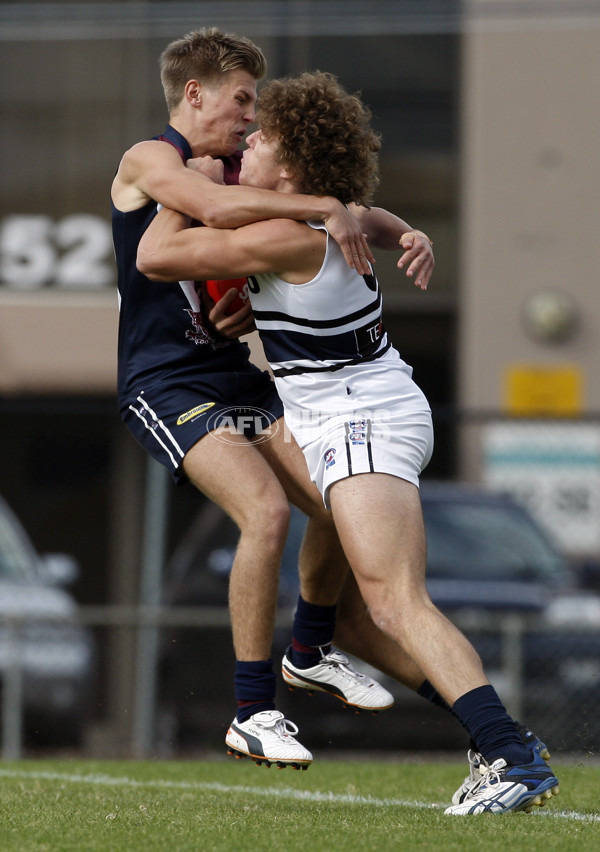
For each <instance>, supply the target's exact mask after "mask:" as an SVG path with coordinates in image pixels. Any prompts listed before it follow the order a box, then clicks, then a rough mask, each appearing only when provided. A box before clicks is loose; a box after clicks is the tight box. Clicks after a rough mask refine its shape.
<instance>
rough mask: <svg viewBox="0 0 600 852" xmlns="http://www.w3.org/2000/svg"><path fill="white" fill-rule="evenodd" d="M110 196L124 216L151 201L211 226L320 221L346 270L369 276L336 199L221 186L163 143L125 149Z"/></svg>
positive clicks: (363, 249) (355, 231)
mask: <svg viewBox="0 0 600 852" xmlns="http://www.w3.org/2000/svg"><path fill="white" fill-rule="evenodd" d="M111 194H112V200H113V203H114V205H115V207H117V209H119V210H122V211H124V212H127V211H130V210H137V209H138V208H139V207H142V206H143V205H144V204H147V203H148V201H149V200H150V199H153V200H154V201H156V202H158V203H159V204H162V205H163V206H164V207H170V208H172V209H174V210H180V211H181V212H182V213H185V214H186V215H187V216H189V217H190V218H192V219H196V220H197V221H199V222H203V223H204V224H205V225H208V226H210V227H213V228H238V227H240V226H241V225H245V224H249V223H251V222H256V221H259V220H261V221H262V220H265V219H278V218H289V219H294V220H298V221H305V220H307V219H318V220H322V221H323V222H324V223H325V226H326V227H327V230H328V231H329V233H330V234H331V236H332V237H333V239H334V240H335V241H336V242H337V243H338V244H339V246H340V248H341V249H342V252H343V253H344V257H345V258H346V262H347V263H348V264H349V265H350V266H352V267H354V268H356V270H357V271H358V272H360V273H361V274H365V273H368V272H369V267H368V263H367V262H368V261H370V260H371V261H372V260H373V255H372V253H371V250H370V248H369V246H368V243H367V240H366V237H365V235H364V233H363V230H362V227H361V225H360V224H359V222H358V221H357V219H356V218H355V217H354V216H353V215H352V213H350V211H349V210H347V209H346V207H344V205H343V204H341V203H340V202H339V201H338V200H337V199H335V198H331V197H328V196H323V197H320V196H314V195H301V194H291V193H290V194H288V193H280V192H273V191H271V190H267V189H257V188H255V187H245V186H223V185H222V184H219V183H215V182H214V181H212V180H211V179H210V178H209V177H207V176H206V174H202V173H201V172H200V171H197V170H196V169H190V168H186V167H185V165H184V164H183V162H182V160H181V157H180V156H179V154H178V152H177V151H176V150H175V148H173V147H172V146H171V145H168V144H167V143H165V142H160V141H157V140H148V141H145V142H139V143H138V144H137V145H134V146H133V148H130V149H129V151H127V152H126V153H125V155H124V157H123V159H122V161H121V164H120V166H119V170H118V172H117V175H116V177H115V180H114V182H113V186H112V192H111Z"/></svg>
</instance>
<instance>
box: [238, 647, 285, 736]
mask: <svg viewBox="0 0 600 852" xmlns="http://www.w3.org/2000/svg"><path fill="white" fill-rule="evenodd" d="M276 683H277V682H276V679H275V672H274V671H273V662H272V660H250V661H248V660H236V661H235V677H234V684H235V697H236V699H237V704H238V709H237V713H236V718H237V720H238V722H245V721H246V719H249V718H250V716H253V715H254V714H255V713H260V712H261V711H262V710H274V709H275V690H276Z"/></svg>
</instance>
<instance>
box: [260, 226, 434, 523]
mask: <svg viewBox="0 0 600 852" xmlns="http://www.w3.org/2000/svg"><path fill="white" fill-rule="evenodd" d="M309 224H310V225H311V227H314V228H318V229H323V230H325V228H324V226H323V225H322V224H321V223H309ZM248 285H249V290H250V299H251V302H252V310H253V313H254V318H255V320H256V326H257V328H258V330H259V333H260V337H261V340H262V342H263V345H264V348H265V354H266V356H267V359H268V361H269V363H270V365H271V367H272V369H273V375H274V377H275V384H276V386H277V391H278V393H279V396H280V397H281V400H282V402H283V405H284V409H285V421H286V426H287V427H288V428H289V429H290V430H291V432H292V434H293V435H294V437H295V439H296V441H297V443H298V445H299V446H300V447H301V449H302V451H303V453H304V456H305V459H306V462H307V465H308V469H309V472H310V476H311V479H312V480H313V481H314V482H316V484H317V486H318V487H319V489H320V491H321V493H322V494H323V499H324V500H325V505H326V506H328V496H327V495H328V489H329V488H330V486H331V485H332V483H333V482H335V481H336V480H337V479H341V478H345V477H347V476H352V475H354V474H356V473H368V472H382V473H389V474H392V475H394V476H399V477H402V478H403V479H407V480H408V481H409V482H413V483H415V484H418V478H419V473H420V471H421V470H422V468H423V466H424V465H425V464H426V463H427V461H428V459H429V457H430V455H431V451H432V449H433V431H432V425H431V412H430V410H429V405H428V403H427V400H426V398H425V396H424V394H423V392H422V391H421V389H420V388H419V387H417V385H416V384H415V383H414V381H413V380H412V369H411V368H410V367H409V366H408V365H407V364H405V363H404V361H403V360H402V359H401V358H400V355H399V354H398V352H397V351H396V350H395V349H394V348H393V347H392V346H391V344H390V342H389V341H388V338H387V335H386V333H385V331H384V329H383V324H382V321H381V308H382V304H381V294H380V292H379V285H378V283H377V279H376V278H375V276H374V275H367V276H362V275H359V274H358V273H357V272H355V271H354V270H353V269H351V268H350V267H349V266H348V264H347V263H346V261H345V259H344V256H343V254H342V252H341V250H340V248H339V246H338V245H337V243H336V242H335V241H334V240H333V239H332V238H331V237H329V235H328V236H327V248H326V254H325V259H324V261H323V265H322V266H321V269H320V270H319V273H318V274H317V276H316V277H315V278H313V280H312V281H309V282H307V283H306V284H289V283H288V282H286V281H282V280H281V278H278V277H277V276H276V275H272V274H263V275H255V276H251V277H249V278H248Z"/></svg>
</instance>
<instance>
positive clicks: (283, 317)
mask: <svg viewBox="0 0 600 852" xmlns="http://www.w3.org/2000/svg"><path fill="white" fill-rule="evenodd" d="M380 310H381V293H377V298H376V299H375V300H374V301H373V302H371V304H370V305H367V306H366V307H364V308H361V309H360V310H359V311H354V312H353V313H351V314H345V315H344V316H343V317H336V318H335V319H324V320H320V319H310V318H309V319H307V318H305V317H294V316H290V314H286V313H284V312H283V311H258V310H253V314H254V319H255V320H257V321H258V323H259V324H260V323H261V322H267V321H269V320H271V321H273V322H285V323H288V324H289V325H299V326H302V327H303V328H339V326H342V325H349V323H351V322H356V320H359V319H361V318H362V317H366V316H368V315H369V314H372V313H375V311H380ZM262 334H263V330H262V329H261V336H262ZM323 339H324V338H322V337H320V338H319V340H323Z"/></svg>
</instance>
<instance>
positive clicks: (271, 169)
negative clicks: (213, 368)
mask: <svg viewBox="0 0 600 852" xmlns="http://www.w3.org/2000/svg"><path fill="white" fill-rule="evenodd" d="M258 121H259V124H260V130H258V131H256V133H254V134H253V135H252V136H250V137H249V139H248V145H249V148H248V151H247V152H245V153H244V159H243V163H242V170H241V174H240V181H241V182H242V183H246V184H247V185H253V186H260V187H263V188H266V189H272V190H276V191H278V192H283V193H286V192H289V193H291V192H304V193H314V194H315V195H320V194H327V195H332V196H334V197H337V198H338V199H339V200H340V201H342V202H343V203H345V204H351V203H352V204H356V205H358V206H359V214H360V213H361V211H362V215H363V216H364V220H365V229H366V231H367V233H368V224H367V223H368V219H369V215H370V214H369V211H368V210H367V205H368V204H369V203H370V200H371V194H372V192H373V191H374V188H375V185H376V182H377V152H378V151H379V148H380V142H379V139H378V137H377V135H376V134H375V133H374V131H373V130H372V128H371V126H370V114H369V111H368V110H367V109H366V107H365V106H364V105H363V104H362V102H361V101H360V99H359V98H358V97H357V96H354V95H350V94H348V93H346V92H345V91H344V90H343V89H342V87H341V86H340V85H339V83H338V82H337V80H336V79H335V78H334V77H333V76H331V75H328V74H323V73H321V72H316V73H314V74H308V73H307V74H303V75H301V76H300V77H299V78H297V79H287V80H275V81H271V82H270V83H269V84H267V86H266V87H265V89H264V90H263V92H262V93H261V96H260V102H259V112H258ZM187 225H188V222H187V220H186V218H185V217H183V216H181V215H179V214H177V213H175V212H173V211H168V210H165V211H162V212H161V213H160V214H159V215H158V216H157V217H156V219H155V220H154V222H153V223H152V224H151V225H150V227H149V229H148V230H147V231H146V234H145V236H144V237H143V238H142V241H141V243H140V246H139V252H138V266H139V267H140V269H141V270H142V271H143V272H144V273H145V274H146V275H148V276H149V277H150V278H153V279H155V280H158V281H160V280H165V281H169V280H172V279H173V277H174V276H176V277H178V278H180V279H181V278H192V279H198V278H227V277H231V278H233V277H239V276H244V275H245V276H247V277H248V282H249V289H250V293H251V301H252V305H253V309H254V312H255V317H256V321H257V326H258V328H259V331H260V333H261V338H262V339H263V343H264V345H265V352H266V355H267V358H268V359H269V361H270V363H271V364H272V366H273V372H274V375H275V380H276V382H277V387H278V391H279V393H280V395H281V397H282V400H283V403H284V408H285V414H286V420H287V422H288V423H289V424H290V427H291V429H292V432H293V434H294V435H295V437H296V439H297V441H298V443H299V444H300V446H301V447H302V449H303V451H304V454H305V457H306V460H307V465H308V469H309V471H310V475H311V478H312V479H313V481H314V482H315V483H316V484H317V486H318V487H319V489H320V491H321V494H322V496H323V499H324V501H325V503H326V505H327V506H328V507H330V508H331V512H332V514H333V519H334V522H335V525H336V528H337V531H338V534H339V537H340V540H341V543H342V546H343V548H344V551H345V553H346V555H347V557H348V560H349V562H350V565H351V567H352V570H353V573H354V575H355V577H356V580H357V582H358V585H359V587H360V591H361V593H362V596H363V598H364V600H365V602H366V604H367V606H368V608H369V611H370V614H371V617H372V619H373V621H374V622H375V624H376V625H377V627H379V628H380V629H381V630H382V631H383V632H384V633H385V634H386V635H387V636H388V637H389V639H390V640H391V641H392V642H393V643H396V646H397V648H398V652H399V653H405V652H406V653H408V655H409V657H410V658H412V660H414V662H415V663H416V664H417V665H418V666H419V668H420V670H421V671H422V673H423V675H424V677H425V678H426V679H427V681H428V682H429V683H430V684H431V685H432V686H433V688H434V689H435V690H436V691H437V693H438V694H439V695H440V696H441V697H442V698H443V699H444V700H445V701H446V702H447V704H448V705H449V706H450V707H451V708H452V710H453V712H454V713H455V715H456V716H457V717H458V719H459V720H460V721H461V723H462V724H463V725H464V727H465V728H466V729H467V731H468V732H469V734H470V735H471V738H472V740H473V742H474V744H475V750H476V753H477V760H478V764H477V771H478V778H477V780H476V781H475V780H474V782H473V785H472V787H471V788H469V790H468V791H467V794H466V795H465V796H464V797H463V801H462V802H457V803H453V804H452V805H451V806H450V807H449V808H448V809H447V811H446V813H449V814H459V815H462V814H473V813H482V812H498V813H503V812H507V811H511V810H531V808H532V806H533V805H541V804H544V803H545V801H546V800H547V799H548V798H550V796H551V795H552V793H553V792H557V791H558V781H557V779H556V777H555V776H554V774H553V772H552V770H551V769H550V768H549V767H548V766H547V764H546V763H545V761H544V760H543V759H542V757H541V756H540V754H539V753H537V752H536V750H535V749H532V748H530V747H529V745H527V744H525V743H524V741H523V738H522V737H521V735H520V733H519V732H518V730H517V725H516V723H515V721H514V720H513V719H511V717H510V716H509V715H508V714H507V712H506V710H505V708H504V706H503V705H502V703H501V701H500V698H499V696H498V695H497V693H496V691H495V689H494V687H493V686H492V685H491V684H490V683H489V681H488V679H487V677H486V675H485V672H484V670H483V668H482V665H481V661H480V659H479V656H478V655H477V653H476V651H475V650H474V648H473V647H472V646H471V644H470V643H469V641H468V640H467V639H466V637H465V636H464V635H463V634H462V633H461V632H460V631H459V630H457V629H456V627H455V626H454V625H453V624H452V623H451V622H450V621H449V620H448V619H447V618H446V617H445V616H444V615H443V614H442V613H441V612H440V611H439V610H438V609H437V608H436V607H435V606H434V604H433V603H432V601H431V599H430V597H429V594H428V591H427V587H426V583H425V570H426V552H425V531H424V525H423V517H422V512H421V505H420V499H419V489H418V480H419V474H420V472H421V470H422V468H423V467H424V465H425V464H426V463H427V461H428V459H429V456H430V453H431V450H432V439H433V435H432V425H431V418H430V412H429V407H428V405H427V402H426V400H425V397H424V395H423V394H422V392H421V391H420V390H419V388H418V387H417V386H416V385H415V384H414V382H413V381H412V378H411V370H410V368H409V367H407V365H406V364H404V362H403V361H402V360H401V358H400V356H399V354H398V353H397V351H396V350H395V349H393V347H392V346H391V344H390V342H389V341H388V340H387V337H386V334H385V330H384V329H383V324H382V322H381V298H380V294H379V291H378V287H377V283H376V281H375V278H374V276H373V275H366V276H363V275H359V274H358V273H357V272H356V271H355V270H349V271H348V274H346V270H343V268H342V265H341V264H340V262H339V260H340V258H339V250H338V249H337V248H336V246H335V245H334V244H333V242H332V241H331V239H330V238H329V237H328V235H327V233H326V231H325V230H324V229H323V228H322V227H320V226H319V225H318V224H315V223H303V222H296V221H290V220H271V221H266V222H257V223H255V224H251V225H247V226H244V227H241V228H238V229H235V230H228V229H222V230H218V229H208V228H197V229H196V228H193V229H189V228H188V227H187ZM403 239H405V238H403ZM417 281H418V274H417ZM288 674H290V675H291V676H293V675H294V672H293V671H290V670H288ZM284 675H285V661H284Z"/></svg>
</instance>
